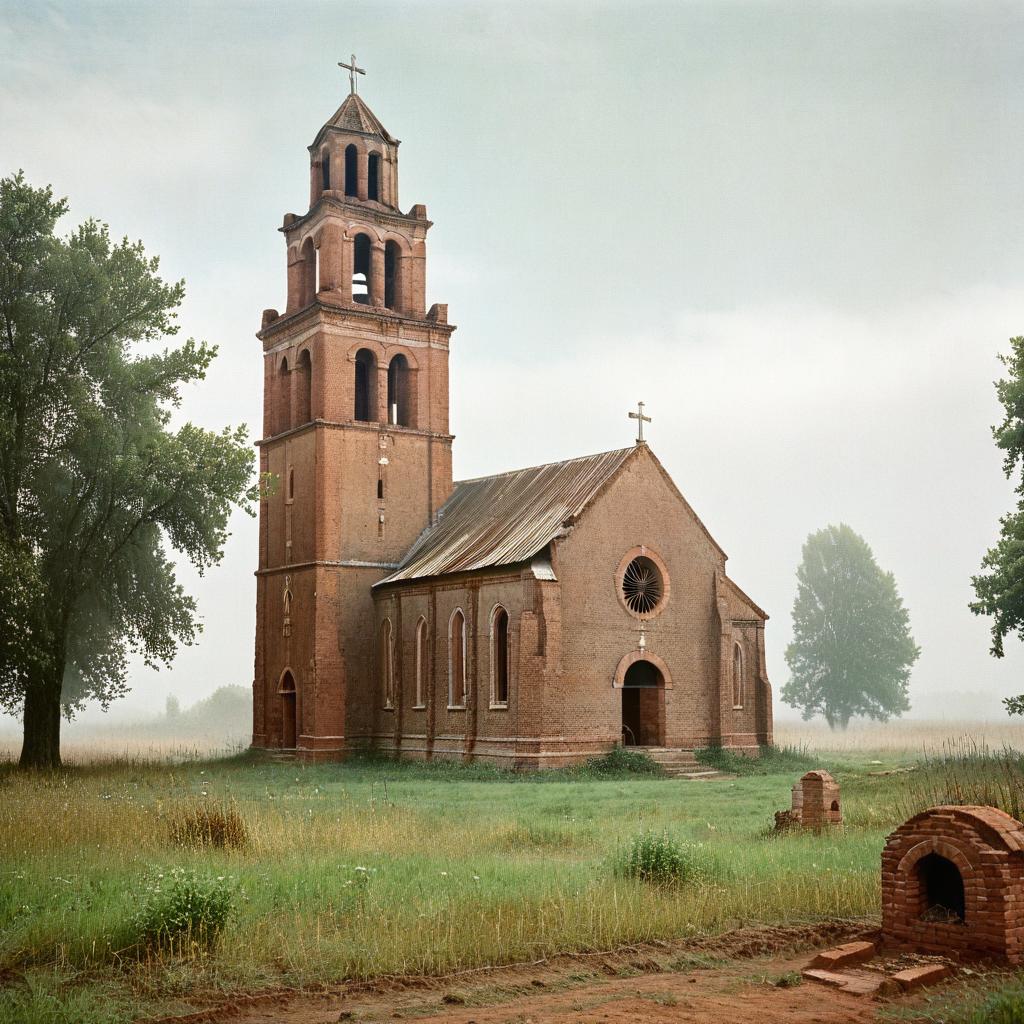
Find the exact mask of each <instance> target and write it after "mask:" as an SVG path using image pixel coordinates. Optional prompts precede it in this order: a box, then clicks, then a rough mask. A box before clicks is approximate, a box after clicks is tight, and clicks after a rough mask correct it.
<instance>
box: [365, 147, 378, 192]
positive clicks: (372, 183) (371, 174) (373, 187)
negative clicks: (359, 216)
mask: <svg viewBox="0 0 1024 1024" xmlns="http://www.w3.org/2000/svg"><path fill="white" fill-rule="evenodd" d="M366 198H367V199H374V200H380V154H379V153H371V154H370V157H369V159H368V160H367V161H366Z"/></svg>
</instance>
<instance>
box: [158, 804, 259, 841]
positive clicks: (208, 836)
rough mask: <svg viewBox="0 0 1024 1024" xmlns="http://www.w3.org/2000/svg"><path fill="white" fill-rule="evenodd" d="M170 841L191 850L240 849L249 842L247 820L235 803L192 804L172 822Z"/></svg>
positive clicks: (176, 814) (176, 813)
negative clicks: (207, 848) (209, 848)
mask: <svg viewBox="0 0 1024 1024" xmlns="http://www.w3.org/2000/svg"><path fill="white" fill-rule="evenodd" d="M170 834H171V842H173V843H174V844H175V845H176V846H183V847H186V848H188V849H202V848H203V847H211V848H212V849H216V850H241V849H243V848H244V847H246V846H248V845H249V830H248V828H247V827H246V824H245V819H244V818H243V817H242V816H241V814H239V813H238V809H237V808H236V807H235V806H234V805H233V804H225V805H220V806H218V805H209V804H205V803H202V804H193V805H192V806H190V807H185V808H181V809H179V810H178V811H176V812H175V813H174V814H173V815H172V817H171V821H170Z"/></svg>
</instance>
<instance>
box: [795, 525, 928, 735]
mask: <svg viewBox="0 0 1024 1024" xmlns="http://www.w3.org/2000/svg"><path fill="white" fill-rule="evenodd" d="M796 575H797V584H798V586H797V594H796V600H795V601H794V602H793V642H792V643H791V644H790V645H789V646H788V647H787V648H786V663H787V665H788V666H789V670H790V672H791V673H792V676H791V678H790V680H789V682H788V683H786V685H785V686H784V687H783V688H782V699H783V700H784V701H785V702H786V703H787V704H789V705H790V707H794V708H799V710H800V711H801V713H802V715H803V717H804V718H805V719H808V718H812V717H813V716H814V715H816V714H821V715H824V716H825V720H826V721H827V722H828V724H829V726H830V727H831V728H833V729H835V728H836V727H839V728H841V729H845V728H846V726H847V725H848V724H849V722H850V719H851V718H853V717H855V716H862V715H863V716H867V717H869V718H874V719H877V720H879V721H882V722H884V721H887V720H888V719H889V717H890V716H892V715H897V716H898V715H900V714H902V713H903V712H904V711H907V710H909V708H910V702H909V700H908V699H907V688H908V686H909V683H910V670H911V668H912V667H913V664H914V662H915V661H916V660H917V658H918V655H919V654H920V653H921V650H920V648H919V647H918V646H917V644H915V643H914V639H913V637H912V636H911V635H910V616H909V614H908V612H907V609H906V608H905V607H904V606H903V601H902V599H901V598H900V595H899V593H898V591H897V590H896V579H895V577H894V576H893V574H892V573H891V572H884V571H883V570H882V569H881V568H880V567H879V565H878V563H877V562H876V561H875V556H874V554H873V553H872V551H871V548H870V547H869V546H868V543H867V541H865V540H864V538H863V537H861V536H859V535H858V534H856V533H855V532H854V531H853V530H851V529H850V527H848V526H846V525H844V524H842V523H841V524H840V525H839V526H827V527H825V529H823V530H819V531H818V532H817V533H812V534H811V535H810V536H809V537H808V538H807V541H806V542H805V544H804V547H803V559H802V561H801V563H800V567H799V568H798V569H797V574H796Z"/></svg>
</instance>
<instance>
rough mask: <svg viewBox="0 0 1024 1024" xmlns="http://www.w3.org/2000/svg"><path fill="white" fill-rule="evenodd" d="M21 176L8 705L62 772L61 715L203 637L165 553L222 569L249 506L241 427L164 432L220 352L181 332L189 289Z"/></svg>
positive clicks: (4, 317)
mask: <svg viewBox="0 0 1024 1024" xmlns="http://www.w3.org/2000/svg"><path fill="white" fill-rule="evenodd" d="M66 211H67V203H66V201H65V200H63V199H54V197H53V193H52V191H51V190H50V189H49V188H43V189H36V188H33V187H31V186H30V185H29V184H28V183H27V182H26V181H25V178H24V175H23V174H21V173H19V174H17V175H14V176H12V177H8V178H4V179H2V180H0V601H3V606H2V609H3V610H2V611H0V625H2V627H3V630H2V632H3V640H0V707H3V708H4V709H5V710H8V711H11V712H15V713H17V712H21V713H22V715H23V720H24V743H23V747H22V753H21V764H22V766H26V767H53V766H56V765H59V763H60V720H61V713H62V711H63V712H64V714H66V715H67V716H68V717H70V716H71V715H72V714H73V712H74V711H75V710H76V709H78V708H80V707H82V706H83V705H84V704H85V703H86V702H87V701H89V700H98V701H100V702H101V703H102V704H103V705H104V706H106V705H107V704H108V703H109V702H110V701H111V700H113V699H114V698H115V697H117V696H119V695H120V694H122V693H124V692H125V690H126V682H125V668H126V664H127V658H128V655H129V653H130V652H131V651H137V652H140V653H141V654H142V655H143V657H144V659H145V661H146V663H147V664H157V663H164V664H166V663H168V662H169V661H170V660H171V659H172V658H173V656H174V653H175V650H176V648H177V646H178V644H190V643H192V642H193V641H194V639H195V637H196V634H197V632H198V631H199V630H200V629H201V625H200V623H199V622H197V619H196V606H195V602H194V600H193V599H192V598H191V597H190V596H189V595H188V594H186V593H185V591H184V589H183V588H182V587H181V585H180V584H179V583H178V581H177V579H176V576H175V572H174V566H173V565H172V563H171V561H170V558H169V555H168V549H169V548H172V549H174V550H176V551H178V552H180V553H182V554H184V555H185V556H186V557H187V558H188V559H189V560H190V561H191V562H192V564H193V565H195V566H196V567H197V568H198V569H199V571H200V572H202V571H203V570H204V569H205V568H207V567H209V566H211V565H213V564H215V563H217V562H218V561H220V558H221V555H222V551H223V546H224V541H225V539H226V537H227V524H228V518H229V516H230V514H231V511H232V509H233V508H235V507H236V506H241V507H243V508H245V509H246V511H249V512H250V514H251V508H250V506H251V503H252V501H253V500H254V499H255V498H256V496H257V495H256V488H255V487H254V486H253V485H252V463H253V460H252V453H251V450H250V448H249V445H248V444H247V443H246V432H245V429H244V427H240V428H237V429H226V430H224V431H223V432H221V433H213V432H210V431H207V430H202V429H200V428H198V427H196V426H194V425H193V424H191V423H186V424H184V426H181V427H179V428H177V429H172V427H171V424H170V417H171V410H172V409H173V408H174V407H175V406H177V405H178V403H179V400H180V393H181V387H182V385H184V384H186V383H188V382H191V381H195V380H201V379H202V378H203V377H204V376H205V373H206V369H207V367H208V366H209V364H210V361H211V360H212V359H213V357H214V355H215V354H216V348H214V347H212V346H210V345H207V344H205V343H197V342H195V341H193V340H191V339H190V340H188V341H186V342H184V343H183V344H181V345H179V346H178V347H177V348H165V349H163V351H160V352H152V351H149V352H142V351H140V350H141V349H143V348H144V346H146V345H148V344H151V343H154V342H158V341H160V340H161V339H163V338H165V337H167V336H173V335H174V334H176V333H177V331H178V325H177V323H176V310H177V308H178V306H179V305H180V304H181V301H182V298H183V296H184V284H183V282H178V283H176V284H166V283H165V282H164V281H162V280H161V278H160V277H159V276H158V273H157V271H158V267H159V261H158V260H157V259H156V258H150V257H147V256H146V254H145V252H144V250H143V247H142V245H141V243H129V242H128V240H127V239H124V240H122V241H121V242H120V243H114V242H112V241H111V238H110V235H109V233H108V230H107V227H106V225H103V224H99V223H97V222H96V221H93V220H88V221H86V222H85V223H83V224H82V225H81V226H80V227H78V228H77V229H75V230H74V231H72V232H71V234H70V235H69V236H67V237H66V238H58V237H57V236H56V235H55V233H54V229H55V227H56V223H57V221H58V219H59V218H60V217H61V216H63V215H64V214H65V213H66Z"/></svg>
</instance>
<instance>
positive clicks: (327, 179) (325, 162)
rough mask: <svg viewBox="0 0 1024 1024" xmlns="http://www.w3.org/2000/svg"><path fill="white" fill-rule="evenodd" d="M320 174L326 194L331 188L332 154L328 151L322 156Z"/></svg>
mask: <svg viewBox="0 0 1024 1024" xmlns="http://www.w3.org/2000/svg"><path fill="white" fill-rule="evenodd" d="M320 173H321V175H322V181H323V187H324V191H325V192H326V191H327V190H328V189H329V188H330V187H331V154H330V153H328V152H327V150H326V149H325V150H324V151H323V152H322V153H321V154H320Z"/></svg>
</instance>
